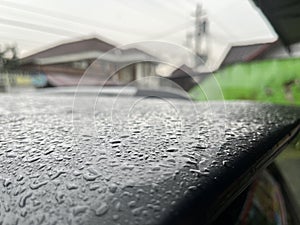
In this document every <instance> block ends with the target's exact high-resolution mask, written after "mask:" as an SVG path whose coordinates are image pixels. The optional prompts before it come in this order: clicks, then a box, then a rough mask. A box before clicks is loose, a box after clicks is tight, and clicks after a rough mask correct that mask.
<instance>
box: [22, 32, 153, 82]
mask: <svg viewBox="0 0 300 225" xmlns="http://www.w3.org/2000/svg"><path fill="white" fill-rule="evenodd" d="M99 57H100V58H99ZM97 59H98V60H97ZM154 59H155V58H154V57H153V56H151V55H149V54H147V53H145V52H143V51H141V50H138V49H135V48H131V49H124V50H123V49H116V47H115V46H114V45H112V44H110V43H107V42H105V41H103V40H100V39H99V38H89V39H83V40H78V41H72V42H68V43H64V44H60V45H57V46H54V47H51V48H48V49H46V50H43V51H40V52H37V53H35V54H32V55H29V56H27V57H25V58H22V59H21V64H22V65H21V69H22V70H23V71H24V72H27V73H29V74H31V75H33V76H34V75H36V76H44V77H46V79H44V80H45V83H44V84H40V86H73V85H78V84H79V82H80V85H122V84H128V83H130V82H132V81H134V80H136V79H139V78H142V77H145V76H151V75H155V67H156V63H155V62H153V60H154ZM95 60H96V61H95ZM84 74H85V76H84V77H83V75H84Z"/></svg>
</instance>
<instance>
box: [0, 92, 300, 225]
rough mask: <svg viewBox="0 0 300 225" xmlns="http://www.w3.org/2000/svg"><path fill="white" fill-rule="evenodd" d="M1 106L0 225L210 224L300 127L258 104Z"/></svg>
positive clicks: (48, 102)
mask: <svg viewBox="0 0 300 225" xmlns="http://www.w3.org/2000/svg"><path fill="white" fill-rule="evenodd" d="M0 102H1V107H0V118H1V123H0V124H1V133H0V134H1V138H0V143H1V145H0V152H1V153H0V161H1V164H0V172H1V173H0V175H1V181H2V182H1V184H0V185H1V190H2V191H1V193H0V202H1V203H0V204H1V214H0V221H2V223H3V224H88V225H93V224H101V225H102V224H103V225H112V224H113V225H115V224H122V225H125V224H138V225H143V224H145V225H146V224H151V225H155V224H208V223H210V222H211V221H213V220H214V219H215V218H216V217H217V216H218V215H219V213H221V212H222V210H223V209H224V208H226V206H227V205H229V204H230V203H231V202H232V201H233V200H234V198H235V197H237V195H239V194H240V193H241V192H242V191H243V190H244V189H245V188H246V187H247V185H249V184H250V182H251V181H252V180H253V179H254V178H255V176H256V174H257V173H258V172H259V171H261V170H262V169H263V168H265V167H266V166H267V165H268V164H269V163H270V162H271V161H272V160H273V159H274V157H275V156H276V155H277V154H278V153H279V152H280V150H282V147H283V146H284V145H285V144H286V143H287V142H289V141H290V140H291V139H292V138H293V137H294V136H295V135H296V133H297V132H298V131H299V119H300V109H299V108H297V107H288V106H279V105H270V104H258V103H252V102H209V103H193V102H186V101H176V100H173V101H172V103H170V102H168V103H166V102H162V101H159V100H157V99H143V100H142V101H139V99H135V98H128V99H127V98H125V97H124V98H120V99H117V100H116V99H115V98H107V97H105V98H104V97H99V98H97V99H93V98H87V97H76V98H75V99H74V98H73V97H67V96H62V97H57V96H55V97H53V96H40V97H39V96H36V95H28V96H19V95H15V96H9V95H6V96H5V95H3V96H1V98H0ZM25 103H26V104H25ZM169 103H170V104H169Z"/></svg>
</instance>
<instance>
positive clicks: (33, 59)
mask: <svg viewBox="0 0 300 225" xmlns="http://www.w3.org/2000/svg"><path fill="white" fill-rule="evenodd" d="M115 48H116V47H115V46H114V45H111V44H109V43H107V42H104V41H102V40H100V39H98V38H90V39H84V40H81V41H73V42H68V43H64V44H60V45H57V46H55V47H52V48H49V49H46V50H43V51H41V52H38V53H35V54H32V55H30V56H27V57H25V58H23V59H22V64H28V63H33V64H36V65H51V64H60V63H68V62H75V61H80V60H87V59H97V58H99V57H101V60H104V61H109V62H114V63H126V62H138V61H155V59H156V58H155V57H154V56H152V55H150V54H148V53H146V52H144V51H141V50H139V49H136V48H130V49H117V48H116V49H115Z"/></svg>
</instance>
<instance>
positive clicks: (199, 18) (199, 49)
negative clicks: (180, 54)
mask: <svg viewBox="0 0 300 225" xmlns="http://www.w3.org/2000/svg"><path fill="white" fill-rule="evenodd" d="M206 33H207V20H206V18H205V17H204V13H203V10H202V6H201V5H200V4H197V6H196V11H195V33H194V39H195V45H194V46H195V54H196V57H195V66H198V65H199V63H201V62H199V59H198V57H200V58H201V59H202V60H203V61H206V60H207V51H204V49H203V42H204V40H205V34H206ZM206 44H207V43H206ZM206 47H207V46H206ZM202 64H203V62H202Z"/></svg>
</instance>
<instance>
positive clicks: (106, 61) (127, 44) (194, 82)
mask: <svg viewBox="0 0 300 225" xmlns="http://www.w3.org/2000/svg"><path fill="white" fill-rule="evenodd" d="M264 2H267V3H266V4H262V3H261V2H260V1H257V2H254V1H248V0H223V1H220V0H202V1H200V0H173V1H163V0H150V1H141V0H130V1H124V0H110V1H104V0H86V1H84V2H83V1H79V0H73V1H70V0H69V1H61V0H52V1H38V0H22V1H21V0H0V92H2V93H16V92H17V93H23V92H28V91H31V92H40V91H45V90H46V91H47V92H53V91H57V90H59V91H61V92H69V93H73V92H74V90H75V89H72V87H77V86H78V85H79V84H80V86H81V87H82V88H83V89H84V91H86V92H89V91H93V90H95V88H96V89H97V87H99V86H107V87H110V88H118V87H124V86H128V85H129V86H132V85H135V86H137V87H138V88H143V89H147V90H149V89H155V90H158V91H165V90H167V89H166V88H170V90H171V89H172V90H173V89H177V90H180V91H184V92H185V93H186V94H187V95H188V96H189V97H191V98H192V99H193V100H196V101H205V100H207V97H206V96H207V95H209V96H210V99H209V100H223V99H225V100H240V99H242V100H254V101H260V102H270V103H276V104H289V105H300V44H298V41H300V34H299V32H298V30H299V27H300V25H299V24H300V23H298V24H297V23H296V22H299V18H300V16H299V12H300V7H299V4H298V3H297V4H296V3H293V1H286V4H285V3H284V2H285V1H280V0H276V1H272V7H271V5H270V4H269V5H268V3H270V2H271V1H264ZM296 2H297V1H296ZM268 6H269V8H268ZM295 6H297V7H295ZM276 7H277V8H276ZM278 8H280V9H281V11H280V12H278V11H276V10H277V9H278ZM272 10H274V12H273V11H272ZM278 18H279V19H280V18H283V20H278ZM276 25H278V26H276ZM153 42H156V43H160V44H158V45H151V44H149V43H153ZM164 43H165V44H164ZM159 46H163V47H159ZM174 46H175V47H174ZM176 46H177V47H176ZM103 54H104V55H103ZM99 57H100V58H99ZM97 59H98V60H97ZM95 60H97V61H96V62H97V63H95ZM166 62H172V64H168V63H166ZM124 65H126V66H124ZM87 71H88V74H90V75H89V76H87V77H86V78H85V79H82V76H83V75H84V74H86V73H87ZM147 77H148V78H147ZM151 77H155V78H153V79H152V78H151ZM143 78H147V79H143ZM157 78H161V79H157ZM80 80H81V81H80ZM137 80H142V81H143V82H135V81H137ZM216 82H217V84H218V85H219V87H220V88H221V91H222V94H223V96H221V97H220V95H218V94H215V93H217V91H216V89H215V87H216V85H215V83H216ZM113 90H115V89H110V90H108V92H109V91H111V92H113ZM202 90H205V93H204V92H203V91H202ZM172 93H173V92H172ZM279 162H280V163H281V165H282V168H284V171H286V172H285V173H286V174H287V175H286V176H287V177H288V179H289V180H291V185H292V186H293V187H292V188H293V190H294V191H295V193H296V195H297V196H298V199H300V194H299V192H300V181H299V176H298V171H299V169H300V168H299V166H300V164H299V162H300V144H299V142H298V143H295V144H294V145H293V148H291V149H290V150H289V151H286V152H284V153H283V154H282V155H281V156H280V158H279ZM292 181H293V182H292Z"/></svg>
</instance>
